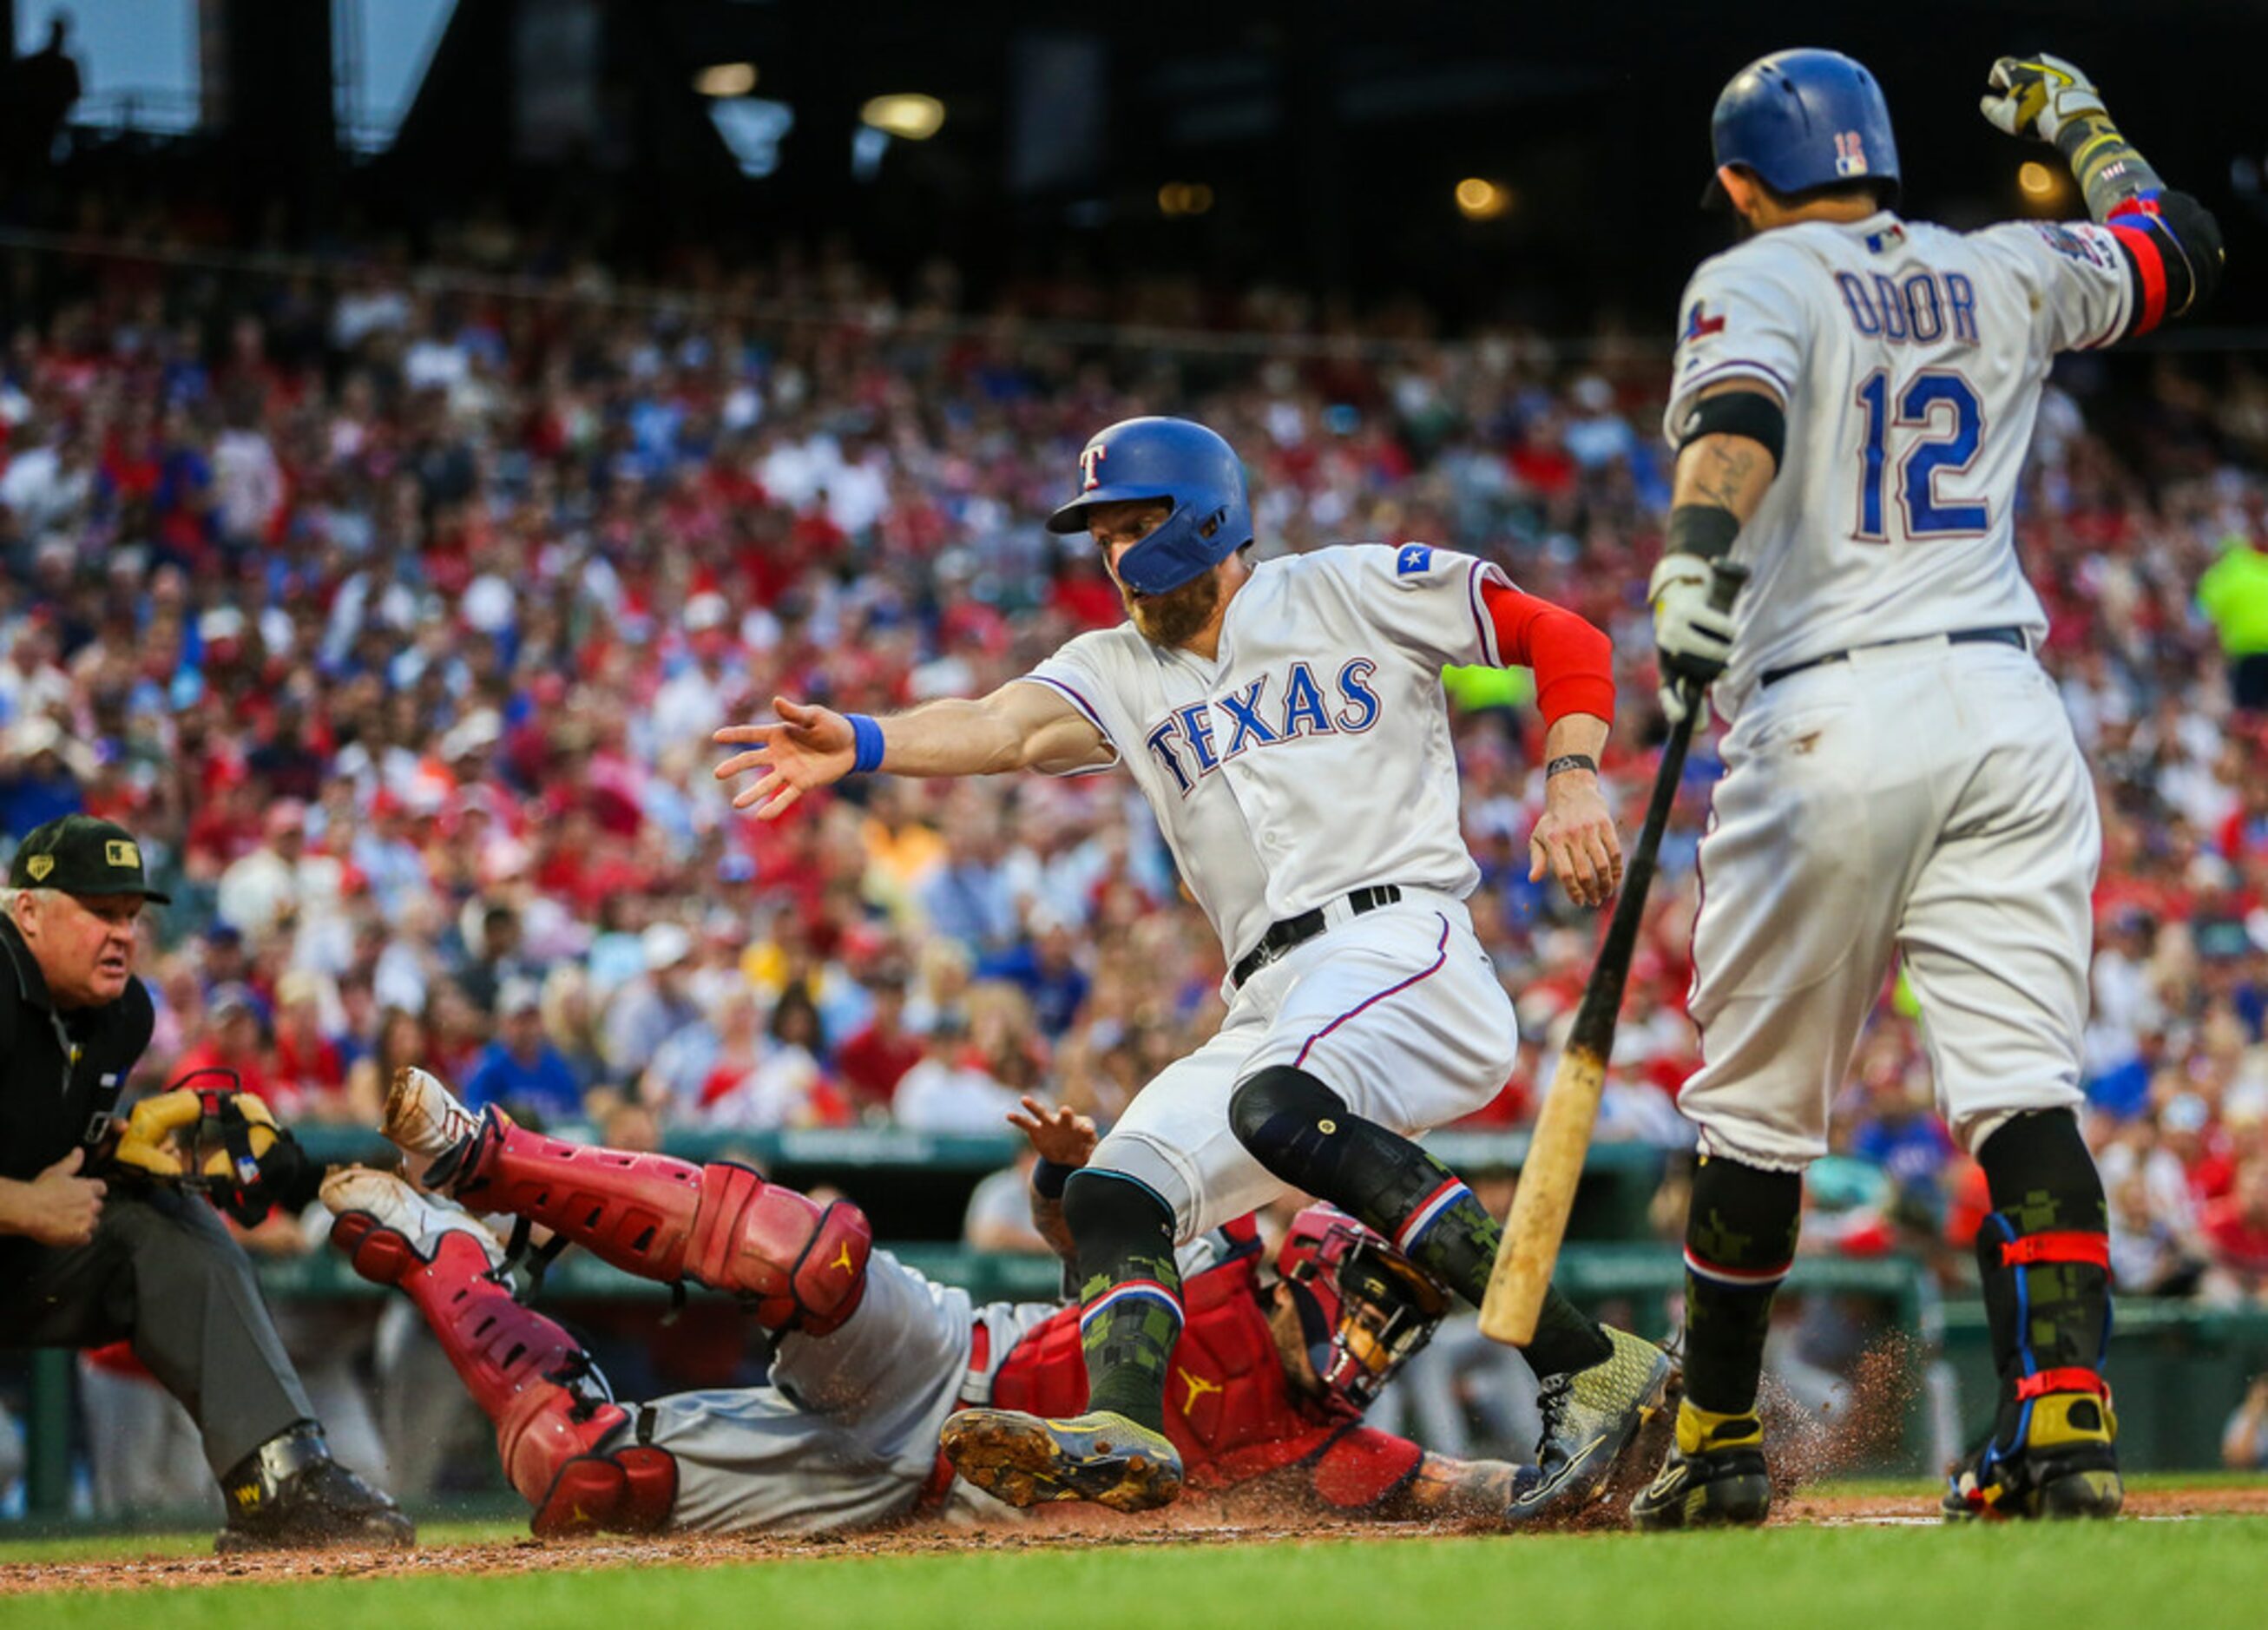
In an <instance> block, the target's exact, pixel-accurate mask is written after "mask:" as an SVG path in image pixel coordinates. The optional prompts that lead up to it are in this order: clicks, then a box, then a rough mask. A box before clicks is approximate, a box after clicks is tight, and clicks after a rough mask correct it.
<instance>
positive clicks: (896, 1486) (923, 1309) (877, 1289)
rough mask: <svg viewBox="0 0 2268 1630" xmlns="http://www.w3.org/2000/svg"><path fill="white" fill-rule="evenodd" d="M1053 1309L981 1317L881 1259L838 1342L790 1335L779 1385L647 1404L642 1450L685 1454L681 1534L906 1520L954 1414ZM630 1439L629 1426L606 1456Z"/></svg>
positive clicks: (963, 1297)
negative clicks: (979, 1353)
mask: <svg viewBox="0 0 2268 1630" xmlns="http://www.w3.org/2000/svg"><path fill="white" fill-rule="evenodd" d="M1054 1312H1055V1309H1053V1308H1052V1307H1043V1306H1040V1305H1037V1304H1029V1303H1027V1304H1011V1303H1008V1302H993V1303H991V1304H990V1305H989V1306H987V1307H983V1308H978V1307H976V1306H975V1305H973V1304H972V1303H971V1302H970V1301H969V1298H968V1292H967V1291H965V1290H961V1289H958V1288H955V1287H949V1286H944V1285H935V1284H932V1283H931V1282H930V1281H929V1280H926V1279H924V1278H923V1277H922V1276H921V1275H920V1274H918V1273H916V1272H913V1271H912V1270H911V1269H909V1268H908V1267H906V1266H905V1265H903V1264H902V1263H901V1262H899V1260H898V1259H897V1258H895V1257H893V1256H892V1255H891V1254H890V1253H889V1252H888V1251H887V1250H878V1251H876V1252H875V1253H874V1255H873V1260H872V1261H871V1262H869V1263H868V1264H867V1266H866V1296H865V1301H864V1302H861V1303H860V1304H859V1307H858V1311H857V1312H856V1313H854V1314H852V1315H851V1318H850V1321H849V1322H848V1323H846V1324H844V1325H843V1328H842V1329H840V1330H838V1331H836V1332H835V1333H834V1334H833V1335H831V1336H823V1337H818V1338H813V1337H809V1336H795V1335H791V1336H787V1337H784V1338H783V1339H781V1341H780V1344H779V1348H778V1352H777V1355H776V1357H775V1358H774V1360H773V1363H772V1380H773V1383H774V1384H773V1385H771V1386H768V1387H745V1388H735V1389H731V1390H712V1391H705V1392H678V1393H673V1394H671V1395H670V1396H669V1397H667V1398H656V1399H655V1400H654V1401H653V1402H652V1403H651V1404H649V1405H645V1406H644V1411H643V1413H644V1418H645V1423H646V1425H645V1441H646V1442H651V1443H652V1445H653V1446H654V1447H655V1448H657V1449H666V1450H668V1451H669V1452H670V1453H671V1454H672V1455H674V1456H675V1457H677V1503H676V1505H675V1507H674V1508H673V1509H672V1510H671V1513H670V1523H671V1525H672V1526H673V1527H675V1528H678V1529H683V1530H692V1531H695V1532H706V1533H733V1532H737V1531H741V1530H749V1529H768V1530H774V1531H777V1532H784V1533H820V1532H826V1531H828V1530H843V1529H855V1528H869V1527H872V1526H873V1525H874V1524H876V1523H887V1522H890V1521H892V1520H894V1519H895V1518H898V1517H902V1516H906V1515H907V1514H909V1512H911V1511H912V1510H913V1509H914V1507H915V1504H916V1501H917V1499H918V1497H919V1495H920V1494H921V1490H922V1486H923V1484H924V1482H926V1481H927V1480H928V1479H929V1476H930V1473H931V1472H932V1471H933V1470H934V1469H935V1467H936V1465H937V1435H938V1428H939V1427H942V1426H943V1425H944V1424H945V1420H946V1416H947V1415H950V1414H951V1413H953V1412H954V1410H956V1409H959V1408H961V1407H962V1406H963V1405H967V1404H975V1403H982V1402H985V1401H987V1400H988V1399H989V1397H990V1387H991V1380H992V1376H993V1375H994V1374H995V1373H996V1372H997V1371H998V1369H999V1368H1000V1366H1001V1364H1002V1363H1004V1362H1005V1361H1006V1359H1007V1356H1008V1353H1009V1350H1010V1349H1011V1348H1013V1346H1015V1345H1016V1343H1017V1341H1018V1340H1020V1339H1021V1338H1022V1337H1023V1336H1024V1335H1025V1333H1026V1332H1027V1331H1029V1330H1030V1329H1031V1328H1032V1326H1034V1325H1035V1324H1039V1323H1040V1322H1041V1321H1042V1320H1043V1319H1045V1318H1047V1317H1049V1315H1051V1314H1052V1313H1054ZM979 1323H982V1324H984V1325H986V1326H987V1327H988V1329H989V1331H990V1342H989V1346H990V1357H989V1359H988V1361H987V1362H986V1364H985V1366H984V1368H983V1372H982V1373H981V1374H971V1372H970V1370H969V1368H968V1358H969V1338H970V1331H972V1330H973V1329H974V1328H975V1326H976V1324H979ZM636 1407H637V1406H635V1405H633V1406H632V1408H633V1410H634V1412H635V1411H636ZM629 1441H630V1428H627V1427H626V1428H625V1429H624V1431H623V1434H622V1436H621V1437H620V1438H618V1439H616V1440H615V1441H614V1442H613V1443H610V1444H609V1447H617V1446H619V1445H620V1444H621V1443H623V1442H629ZM962 1508H971V1509H982V1510H985V1511H988V1512H991V1513H996V1514H1000V1513H1005V1511H1006V1510H1007V1508H1006V1507H1005V1506H1002V1505H999V1504H998V1503H997V1502H996V1501H993V1500H992V1498H991V1497H990V1495H988V1494H982V1493H980V1492H979V1491H977V1490H976V1489H973V1488H970V1487H969V1486H968V1485H967V1484H964V1483H960V1482H956V1483H954V1485H953V1489H952V1494H951V1496H950V1498H949V1499H948V1500H947V1501H946V1512H947V1514H948V1515H950V1514H952V1513H954V1512H955V1511H957V1510H959V1509H962Z"/></svg>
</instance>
